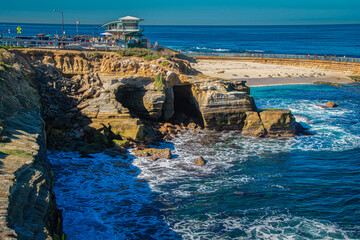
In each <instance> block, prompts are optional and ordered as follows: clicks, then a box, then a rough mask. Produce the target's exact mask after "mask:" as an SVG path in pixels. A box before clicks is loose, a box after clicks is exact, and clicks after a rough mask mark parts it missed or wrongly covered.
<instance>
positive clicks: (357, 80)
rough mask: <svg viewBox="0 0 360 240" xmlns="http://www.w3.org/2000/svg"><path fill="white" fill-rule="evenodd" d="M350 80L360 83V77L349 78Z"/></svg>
mask: <svg viewBox="0 0 360 240" xmlns="http://www.w3.org/2000/svg"><path fill="white" fill-rule="evenodd" d="M349 78H351V79H352V80H354V81H355V82H360V76H349Z"/></svg>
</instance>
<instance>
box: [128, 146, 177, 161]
mask: <svg viewBox="0 0 360 240" xmlns="http://www.w3.org/2000/svg"><path fill="white" fill-rule="evenodd" d="M134 156H136V157H150V159H151V160H153V161H155V160H157V159H159V158H163V159H171V158H172V155H171V151H170V149H169V148H165V149H156V148H145V149H143V150H137V151H135V152H134Z"/></svg>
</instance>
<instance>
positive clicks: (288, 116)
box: [259, 109, 298, 137]
mask: <svg viewBox="0 0 360 240" xmlns="http://www.w3.org/2000/svg"><path fill="white" fill-rule="evenodd" d="M259 114H260V118H261V121H262V123H263V126H264V128H265V129H266V131H267V137H293V136H296V135H297V133H298V123H297V122H296V121H295V118H294V116H293V115H292V113H291V112H290V110H286V109H269V110H265V111H261V112H260V113H259Z"/></svg>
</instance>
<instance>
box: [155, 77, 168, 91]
mask: <svg viewBox="0 0 360 240" xmlns="http://www.w3.org/2000/svg"><path fill="white" fill-rule="evenodd" d="M154 86H155V87H156V89H157V90H158V91H162V90H163V89H164V88H165V79H164V78H163V76H162V75H161V74H160V73H159V74H157V75H156V76H155V82H154Z"/></svg>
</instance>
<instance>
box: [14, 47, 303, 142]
mask: <svg viewBox="0 0 360 240" xmlns="http://www.w3.org/2000/svg"><path fill="white" fill-rule="evenodd" d="M14 53H16V56H17V58H18V62H19V64H20V65H23V66H25V67H29V68H31V69H32V70H33V71H34V72H35V75H36V76H37V79H38V80H39V82H40V92H41V96H42V101H43V105H44V111H46V112H45V113H44V114H43V115H44V119H45V121H46V123H47V133H48V134H49V136H52V137H51V139H56V138H57V137H58V139H67V141H66V142H71V139H74V138H76V139H78V140H81V141H83V143H84V144H92V143H93V140H94V139H91V138H92V137H91V136H98V137H97V138H100V139H101V142H102V144H103V145H104V144H105V145H106V144H108V145H111V144H110V143H109V141H111V140H112V139H116V138H119V139H129V140H134V141H137V142H142V141H148V140H149V139H151V138H154V136H155V135H156V134H155V135H154V128H156V124H157V123H159V122H173V123H177V124H185V125H187V124H189V123H192V122H193V123H196V124H198V125H200V126H202V127H205V128H210V129H238V130H242V131H243V134H249V135H254V136H257V137H259V136H260V137H264V136H268V137H276V136H292V135H295V134H297V131H298V128H297V125H296V124H295V123H294V118H293V117H292V115H291V113H290V112H289V111H276V112H268V111H264V112H258V110H257V108H256V105H255V103H254V99H253V98H252V97H251V96H250V90H249V88H248V87H247V86H246V85H245V82H243V81H239V82H230V81H227V80H223V79H215V78H210V77H208V76H205V75H202V74H201V73H199V72H197V71H196V70H194V69H192V68H191V67H190V64H189V62H188V61H187V60H183V59H180V58H177V57H176V56H174V55H168V56H167V58H166V59H165V58H163V57H161V58H159V59H157V60H152V61H145V60H144V59H142V58H138V57H123V56H120V55H119V54H117V53H93V52H85V53H82V52H77V51H51V50H21V51H14ZM284 118H286V119H288V121H285V120H281V119H284ZM269 119H272V120H269ZM271 121H274V122H276V123H277V127H276V128H275V127H274V125H276V124H272V125H271V124H270V122H271ZM288 122H291V123H289V124H288ZM281 124H283V125H281ZM270 125H271V126H270ZM74 126H75V127H74ZM106 129H108V130H110V131H111V133H112V135H111V136H112V137H111V138H110V139H104V138H103V137H101V136H100V135H104V134H105V132H104V130H106ZM274 129H282V130H274ZM155 132H156V131H155ZM64 144H65V145H66V143H65V142H64ZM50 145H51V143H50ZM56 145H58V144H56ZM61 145H62V144H61ZM62 146H64V145H62ZM93 147H94V146H93Z"/></svg>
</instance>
